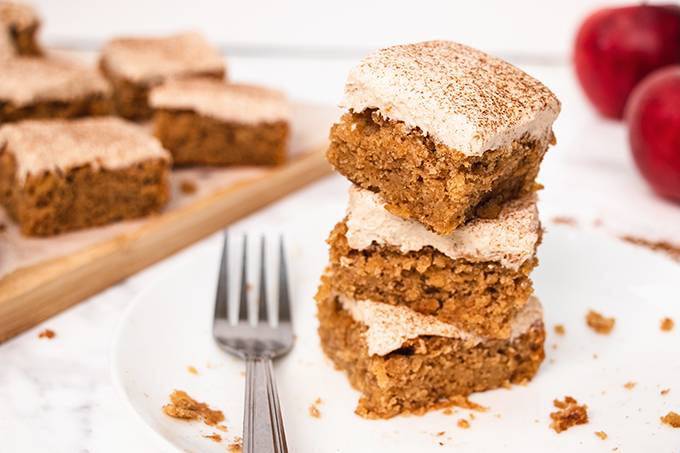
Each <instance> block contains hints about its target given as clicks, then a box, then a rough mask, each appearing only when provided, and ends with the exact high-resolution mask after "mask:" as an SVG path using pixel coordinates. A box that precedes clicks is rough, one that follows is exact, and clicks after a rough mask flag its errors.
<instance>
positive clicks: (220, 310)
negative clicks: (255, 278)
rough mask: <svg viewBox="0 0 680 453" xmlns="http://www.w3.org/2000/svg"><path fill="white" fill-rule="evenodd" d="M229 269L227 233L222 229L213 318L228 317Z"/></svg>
mask: <svg viewBox="0 0 680 453" xmlns="http://www.w3.org/2000/svg"><path fill="white" fill-rule="evenodd" d="M228 269H229V233H228V232H227V230H224V243H223V244H222V258H221V260H220V272H219V274H218V275H217V294H215V319H229V314H228V313H229V310H228V306H229V281H228V277H227V272H228Z"/></svg>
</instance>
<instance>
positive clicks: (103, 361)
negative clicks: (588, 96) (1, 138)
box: [0, 58, 680, 453]
mask: <svg viewBox="0 0 680 453" xmlns="http://www.w3.org/2000/svg"><path fill="white" fill-rule="evenodd" d="M230 63H231V69H232V74H233V75H234V78H237V79H241V80H252V81H260V82H264V81H269V83H270V84H273V85H276V86H279V87H281V88H283V89H286V90H287V91H288V92H289V93H290V94H291V96H292V97H294V98H298V99H307V100H313V101H317V102H328V103H333V102H334V101H335V100H337V99H338V98H339V95H340V92H341V89H342V82H343V79H344V75H345V74H346V73H347V69H348V68H349V66H350V65H351V64H352V61H351V60H328V59H325V60H301V59H299V60H294V59H283V58H276V59H269V60H267V59H233V60H232V61H231V62H230ZM526 69H527V70H528V71H529V72H531V73H533V74H534V75H536V76H537V77H539V78H541V79H542V80H544V81H545V82H546V83H547V84H548V85H549V86H550V87H551V88H553V89H554V91H555V92H556V93H557V95H558V97H560V99H561V100H562V102H563V113H562V115H561V117H560V119H559V120H558V123H557V126H556V134H557V137H558V145H557V146H556V147H555V148H554V149H552V150H551V151H550V152H549V155H548V156H547V158H546V160H545V163H544V166H543V169H542V173H541V176H540V180H541V182H542V183H543V184H545V186H546V189H545V190H544V191H543V192H542V193H541V205H540V208H541V213H542V218H543V219H544V220H546V224H547V226H548V230H549V228H550V222H549V220H550V219H551V218H553V217H554V216H557V215H566V216H572V217H574V218H576V219H578V221H579V224H580V225H583V226H587V227H591V225H592V224H593V222H594V221H596V220H600V221H601V222H602V223H603V225H604V226H603V227H604V228H607V229H609V230H610V231H611V232H612V233H613V234H623V233H625V234H635V235H640V236H645V237H647V238H649V239H654V240H661V239H666V240H672V239H675V240H676V241H678V240H680V239H678V225H680V206H677V205H672V204H670V203H667V202H664V201H662V200H659V199H657V198H655V197H654V196H653V195H652V194H651V192H650V191H649V190H648V189H647V187H646V185H645V184H644V181H642V180H641V179H640V178H639V177H638V175H637V173H636V171H635V169H634V167H633V166H632V161H631V159H630V154H629V151H628V148H627V141H626V138H625V129H624V128H623V127H622V125H620V124H617V123H612V122H606V121H602V120H600V119H599V118H597V117H596V116H595V114H594V113H593V112H592V111H591V110H590V108H589V107H588V106H587V105H586V104H585V103H584V101H583V98H582V96H581V95H580V93H579V91H578V89H577V87H576V85H575V82H574V80H573V78H572V74H571V70H570V68H569V67H568V66H545V67H527V68H526ZM346 188H347V183H346V181H344V180H343V179H342V178H340V177H338V176H332V177H329V178H327V179H325V180H323V181H320V182H319V183H317V184H314V185H312V186H309V187H308V188H306V189H304V190H302V191H300V192H297V193H295V194H293V195H291V196H289V197H287V198H286V199H284V200H283V201H282V202H280V203H278V204H276V205H273V206H271V207H269V208H267V209H265V210H263V211H260V212H259V213H257V214H256V215H254V216H251V217H249V218H248V219H245V220H244V221H243V222H241V225H240V226H239V228H241V227H242V228H245V229H249V230H257V229H258V228H260V229H261V228H267V227H268V226H276V227H277V228H280V229H282V230H283V231H286V228H287V225H290V224H291V223H292V219H293V218H298V219H299V217H300V216H306V217H307V218H308V219H309V222H313V223H316V224H317V226H318V229H319V231H329V230H330V228H331V226H332V224H333V222H334V221H335V220H338V219H339V218H340V217H341V216H342V213H343V210H344V204H345V201H346ZM315 245H318V244H315ZM199 246H200V245H199ZM191 253H192V248H189V249H187V250H185V251H183V252H181V253H179V254H177V255H176V256H173V257H171V258H169V259H166V260H165V261H163V262H161V263H159V264H157V265H155V266H153V267H151V268H149V269H147V270H146V271H144V272H141V273H139V274H137V275H136V276H134V277H132V278H130V279H128V280H126V281H124V282H122V283H120V284H118V285H116V286H114V287H112V288H110V289H109V290H107V291H104V292H103V293H101V294H99V295H97V296H94V297H92V298H90V299H89V300H87V301H85V302H83V303H82V304H80V305H78V306H76V307H74V308H72V309H70V310H68V311H66V312H64V313H62V314H61V315H59V316H57V317H55V318H52V319H50V320H48V321H47V322H45V323H44V324H43V325H41V326H38V327H36V328H34V329H32V330H30V331H28V332H26V333H24V334H23V335H20V336H19V337H17V338H15V339H13V340H10V341H8V342H6V343H5V344H2V345H0V452H2V453H4V452H8V453H10V452H11V453H13V452H44V451H50V452H55V453H57V452H69V453H71V452H121V451H124V452H160V451H162V450H159V448H158V447H157V446H156V444H155V442H154V440H153V438H152V437H151V436H149V435H148V433H147V432H146V427H145V426H141V425H139V424H138V422H137V421H136V420H135V419H133V418H132V417H131V415H130V412H129V409H128V408H127V407H126V406H125V404H124V402H123V401H121V398H120V395H118V394H117V393H116V392H115V391H114V388H113V386H112V383H111V379H110V375H109V354H110V345H111V340H112V336H113V335H114V332H115V329H116V326H117V324H118V322H119V319H120V316H121V314H122V312H123V311H124V310H125V308H126V306H127V305H128V303H129V302H130V300H131V299H132V298H133V297H134V296H135V294H137V293H138V292H139V291H140V290H141V289H143V288H145V287H146V286H147V285H149V284H150V283H151V282H153V281H154V280H156V279H158V278H161V277H162V276H163V275H164V274H165V273H166V272H167V271H168V269H169V268H171V267H174V266H181V265H182V263H183V260H185V257H186V256H188V255H189V254H191ZM293 265H294V263H293ZM672 297H675V298H677V295H669V300H671V298H672ZM298 303H311V301H298ZM159 316H161V317H160V318H159V322H162V314H159ZM677 321H680V320H676V322H677ZM44 328H50V329H53V330H54V331H55V332H56V334H57V336H56V338H54V339H53V340H50V341H48V340H44V339H38V332H39V331H41V330H42V329H44ZM149 341H153V338H149Z"/></svg>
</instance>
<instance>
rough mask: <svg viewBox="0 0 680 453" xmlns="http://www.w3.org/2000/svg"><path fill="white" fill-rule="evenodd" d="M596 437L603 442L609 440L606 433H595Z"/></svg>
mask: <svg viewBox="0 0 680 453" xmlns="http://www.w3.org/2000/svg"><path fill="white" fill-rule="evenodd" d="M595 435H596V436H597V437H599V438H600V439H602V440H607V433H605V432H604V431H595Z"/></svg>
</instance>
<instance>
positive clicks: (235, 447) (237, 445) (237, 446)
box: [227, 436, 243, 453]
mask: <svg viewBox="0 0 680 453" xmlns="http://www.w3.org/2000/svg"><path fill="white" fill-rule="evenodd" d="M227 451H230V452H233V453H237V452H242V451H243V439H241V437H240V436H236V437H235V438H234V440H233V442H232V443H230V444H229V445H227Z"/></svg>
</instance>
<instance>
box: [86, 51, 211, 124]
mask: <svg viewBox="0 0 680 453" xmlns="http://www.w3.org/2000/svg"><path fill="white" fill-rule="evenodd" d="M99 68H100V69H101V71H102V73H103V74H104V76H106V78H107V79H108V80H109V82H110V83H111V86H112V87H113V102H114V106H115V109H116V113H118V115H120V116H122V117H123V118H127V119H129V120H133V121H143V120H148V119H151V116H152V114H153V109H152V108H151V106H150V105H149V92H150V90H151V88H153V87H154V86H156V85H159V84H161V83H162V82H163V79H162V78H159V79H158V80H154V81H153V82H134V81H132V80H128V79H127V78H125V77H122V76H120V75H118V74H117V73H116V72H115V71H112V70H110V68H109V67H108V66H107V64H106V62H105V61H104V60H101V61H100V62H99ZM187 77H189V75H187ZM190 77H209V78H217V79H223V78H224V71H215V72H207V73H195V74H191V75H190Z"/></svg>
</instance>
